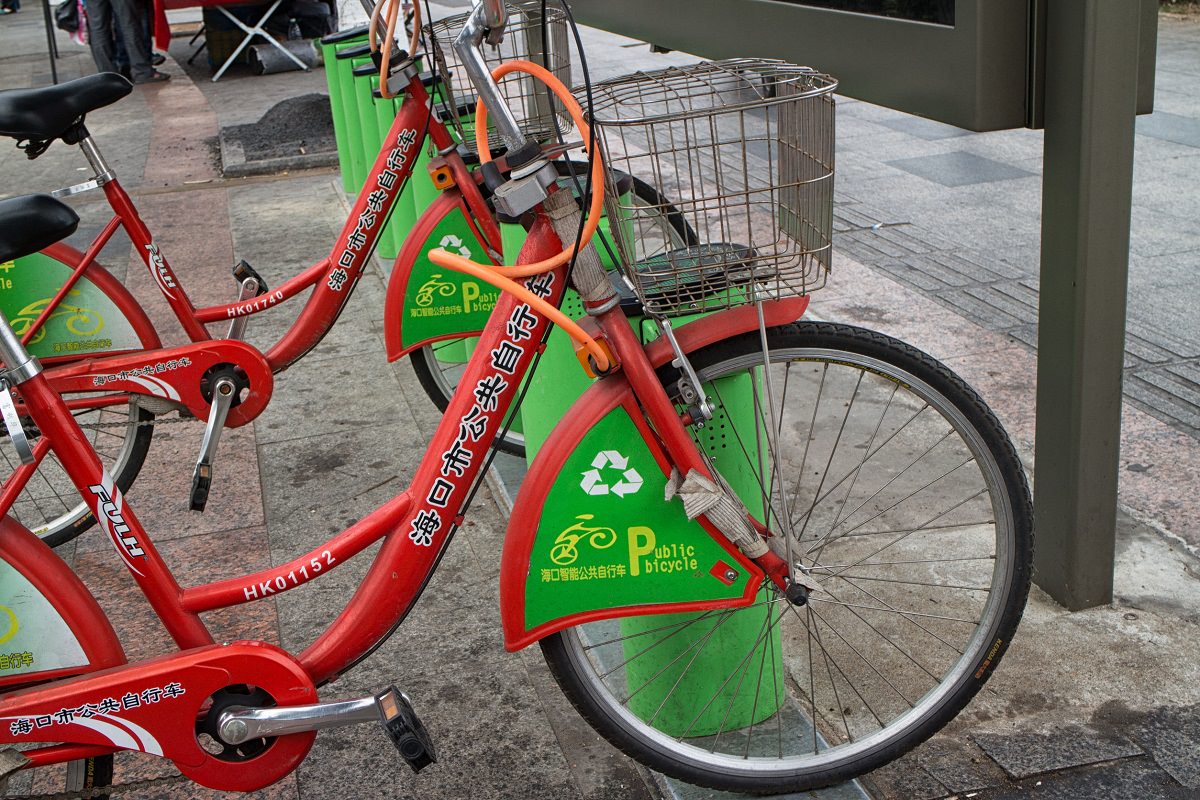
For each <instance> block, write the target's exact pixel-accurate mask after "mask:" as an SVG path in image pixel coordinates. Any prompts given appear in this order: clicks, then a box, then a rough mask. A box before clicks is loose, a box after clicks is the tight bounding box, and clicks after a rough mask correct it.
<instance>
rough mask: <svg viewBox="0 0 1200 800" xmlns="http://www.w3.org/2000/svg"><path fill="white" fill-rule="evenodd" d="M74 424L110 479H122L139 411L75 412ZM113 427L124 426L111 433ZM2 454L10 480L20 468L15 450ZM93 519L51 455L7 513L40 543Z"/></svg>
mask: <svg viewBox="0 0 1200 800" xmlns="http://www.w3.org/2000/svg"><path fill="white" fill-rule="evenodd" d="M75 419H76V421H77V422H78V423H79V425H80V426H81V427H82V428H83V430H84V432H85V434H86V435H87V436H88V439H89V440H90V441H91V443H92V446H93V447H94V448H95V450H96V452H97V454H98V455H99V456H100V458H101V460H102V461H103V462H104V465H105V467H106V468H107V469H108V471H109V473H110V474H112V475H114V476H115V475H120V473H121V472H122V470H123V469H124V467H125V465H126V464H127V463H128V461H129V458H130V456H131V455H132V453H133V450H134V447H135V446H136V440H137V426H138V424H139V422H140V420H141V412H140V410H139V409H138V407H137V406H135V405H133V404H129V403H126V404H122V405H119V406H109V407H104V408H97V409H89V410H86V411H82V412H77V413H76V414H75ZM114 422H124V423H125V424H124V425H118V426H113V427H110V425H111V423H114ZM2 449H3V452H4V456H3V457H4V461H5V466H6V470H7V473H6V474H7V475H10V476H11V475H12V473H13V472H14V471H15V470H16V468H17V467H18V466H20V460H19V459H18V458H17V456H16V454H15V452H14V451H13V450H12V448H11V447H9V446H7V445H5V446H4V447H3V448H2ZM90 513H91V512H90V510H89V508H88V506H87V504H86V503H84V502H83V501H82V500H81V499H80V497H79V492H78V490H76V489H75V486H74V485H73V484H72V483H71V479H70V477H68V475H67V474H66V472H65V470H64V469H63V467H62V465H61V464H60V463H59V461H58V459H57V457H56V456H55V455H54V453H53V452H51V453H49V454H47V456H46V458H45V459H44V460H43V461H42V463H41V464H39V465H38V468H37V470H35V471H34V473H33V475H31V476H30V478H29V480H28V481H27V482H26V485H25V487H24V488H23V489H22V490H21V493H20V494H19V495H18V496H17V498H16V500H15V501H14V502H13V505H12V508H11V509H10V510H9V514H10V515H12V516H13V517H14V518H16V519H17V520H18V521H19V522H20V523H21V524H22V525H24V526H25V527H27V528H29V529H30V530H31V531H32V532H33V533H34V535H35V536H37V537H38V538H42V539H48V538H51V537H53V536H54V535H55V534H57V533H59V532H60V531H62V530H64V529H65V528H68V527H71V526H73V525H76V524H77V523H78V522H79V521H80V520H82V519H83V518H84V517H86V516H88V515H89V514H90Z"/></svg>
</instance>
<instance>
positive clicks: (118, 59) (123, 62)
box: [113, 27, 133, 80]
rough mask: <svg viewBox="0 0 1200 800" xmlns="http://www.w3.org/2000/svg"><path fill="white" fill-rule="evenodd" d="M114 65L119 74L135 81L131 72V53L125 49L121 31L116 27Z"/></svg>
mask: <svg viewBox="0 0 1200 800" xmlns="http://www.w3.org/2000/svg"><path fill="white" fill-rule="evenodd" d="M113 64H114V65H115V66H116V68H117V72H119V73H121V74H122V75H124V76H125V77H126V78H129V79H130V80H133V73H132V72H130V71H129V51H128V50H126V49H125V40H124V39H122V38H121V29H120V28H116V27H114V28H113Z"/></svg>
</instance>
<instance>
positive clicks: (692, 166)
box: [579, 59, 837, 316]
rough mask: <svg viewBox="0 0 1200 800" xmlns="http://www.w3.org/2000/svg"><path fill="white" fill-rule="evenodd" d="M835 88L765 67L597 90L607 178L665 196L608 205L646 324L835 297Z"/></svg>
mask: <svg viewBox="0 0 1200 800" xmlns="http://www.w3.org/2000/svg"><path fill="white" fill-rule="evenodd" d="M836 87H837V82H836V81H835V80H834V79H833V78H831V77H829V76H828V75H823V74H821V73H819V72H816V71H814V70H812V69H809V68H808V67H798V66H794V65H791V64H787V63H785V62H781V61H772V60H758V59H754V60H751V59H735V60H727V61H716V62H706V63H701V64H696V65H693V66H687V67H671V68H668V69H664V70H659V71H656V72H649V73H645V72H642V73H636V74H634V75H630V76H627V77H623V78H617V79H613V80H610V81H605V82H603V83H598V84H596V85H595V86H593V87H592V98H593V104H594V105H593V115H594V120H595V126H596V130H597V131H598V136H599V138H600V141H601V143H602V146H603V149H604V153H605V157H606V159H607V165H608V167H609V168H610V170H620V171H622V172H626V173H629V174H631V175H633V176H634V177H635V178H638V179H640V180H642V181H644V182H645V183H648V184H650V186H651V187H652V189H653V190H655V191H652V192H645V191H642V192H639V193H637V194H639V195H641V197H638V198H634V197H631V196H626V197H624V198H622V197H619V196H618V195H617V193H616V192H615V191H612V188H613V187H611V186H610V187H609V191H606V193H605V196H606V209H605V210H606V211H607V213H608V216H609V219H610V220H612V221H613V223H612V229H613V233H614V238H615V239H616V241H617V247H618V250H619V254H620V257H621V262H622V268H623V270H624V272H625V274H626V276H627V277H628V278H629V280H630V282H631V283H632V284H633V288H634V290H635V291H636V292H637V293H638V295H639V296H640V297H641V299H642V302H643V304H644V305H645V307H646V310H647V311H649V312H651V313H654V314H660V315H663V316H671V315H678V314H688V313H694V312H696V311H699V310H706V309H715V308H724V307H728V306H734V305H740V304H742V303H748V302H753V301H755V300H763V299H776V298H781V297H787V296H791V295H797V294H806V293H808V292H811V291H813V290H814V289H818V288H820V287H821V286H823V285H824V283H825V277H826V275H827V273H828V271H829V266H830V252H831V238H832V230H833V148H834V136H833V133H834V130H833V128H834V100H833V90H834V89H835V88H836ZM579 100H580V102H581V103H583V104H585V108H586V98H585V97H583V96H582V94H580V95H579ZM655 194H657V195H658V196H657V198H656V197H655V196H654V195H655ZM647 198H649V199H647Z"/></svg>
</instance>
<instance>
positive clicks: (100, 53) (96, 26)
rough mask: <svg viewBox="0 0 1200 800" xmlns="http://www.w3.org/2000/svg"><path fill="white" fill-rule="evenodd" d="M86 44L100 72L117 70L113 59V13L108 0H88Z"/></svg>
mask: <svg viewBox="0 0 1200 800" xmlns="http://www.w3.org/2000/svg"><path fill="white" fill-rule="evenodd" d="M87 21H88V46H89V47H90V48H91V50H92V60H93V61H95V62H96V69H97V70H99V71H100V72H119V71H120V69H119V68H118V66H117V64H116V62H115V61H114V56H115V46H114V44H113V14H112V3H111V2H110V0H88V4H87Z"/></svg>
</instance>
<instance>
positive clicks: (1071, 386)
mask: <svg viewBox="0 0 1200 800" xmlns="http://www.w3.org/2000/svg"><path fill="white" fill-rule="evenodd" d="M1141 5H1142V4H1140V3H1129V2H1113V1H1112V0H1063V2H1054V3H1050V4H1049V8H1048V11H1047V28H1046V36H1047V40H1046V139H1045V161H1044V163H1045V174H1044V178H1043V189H1042V208H1043V213H1042V260H1041V301H1040V303H1041V305H1040V309H1039V314H1038V317H1039V323H1038V372H1037V440H1036V446H1037V465H1036V470H1035V492H1034V494H1035V496H1036V510H1035V524H1036V528H1037V534H1038V547H1037V555H1036V563H1035V566H1036V580H1037V582H1038V585H1040V586H1041V587H1042V588H1043V589H1045V590H1046V591H1047V592H1048V593H1049V594H1050V595H1051V596H1052V597H1054V598H1055V599H1056V600H1057V601H1058V602H1060V603H1062V604H1063V605H1064V606H1066V607H1067V608H1069V609H1072V610H1077V609H1082V608H1088V607H1091V606H1096V605H1101V604H1105V603H1108V602H1110V601H1111V600H1112V590H1113V560H1114V555H1115V539H1116V512H1117V472H1118V455H1119V449H1120V438H1121V368H1122V360H1123V355H1124V342H1125V293H1126V282H1127V278H1128V271H1129V219H1130V205H1131V198H1132V190H1133V139H1134V113H1135V108H1136V98H1137V80H1138V40H1139V27H1140V21H1141V17H1142V16H1143V15H1142V8H1141Z"/></svg>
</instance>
